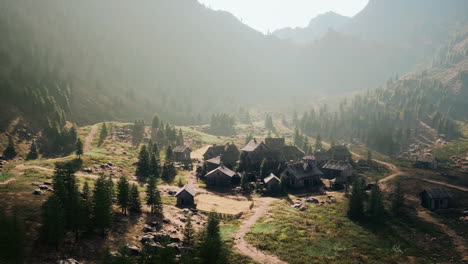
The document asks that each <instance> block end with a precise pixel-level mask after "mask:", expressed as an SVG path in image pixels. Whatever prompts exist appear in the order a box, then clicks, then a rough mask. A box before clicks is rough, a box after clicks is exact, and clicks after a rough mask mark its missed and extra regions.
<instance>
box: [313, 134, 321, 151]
mask: <svg viewBox="0 0 468 264" xmlns="http://www.w3.org/2000/svg"><path fill="white" fill-rule="evenodd" d="M322 147H323V146H322V138H321V137H320V134H319V135H317V138H316V139H315V150H319V149H322Z"/></svg>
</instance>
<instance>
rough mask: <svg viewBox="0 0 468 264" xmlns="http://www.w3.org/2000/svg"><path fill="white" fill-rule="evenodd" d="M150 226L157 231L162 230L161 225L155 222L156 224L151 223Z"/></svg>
mask: <svg viewBox="0 0 468 264" xmlns="http://www.w3.org/2000/svg"><path fill="white" fill-rule="evenodd" d="M149 226H151V227H153V228H156V229H160V228H161V223H160V222H156V221H154V222H151V223H149Z"/></svg>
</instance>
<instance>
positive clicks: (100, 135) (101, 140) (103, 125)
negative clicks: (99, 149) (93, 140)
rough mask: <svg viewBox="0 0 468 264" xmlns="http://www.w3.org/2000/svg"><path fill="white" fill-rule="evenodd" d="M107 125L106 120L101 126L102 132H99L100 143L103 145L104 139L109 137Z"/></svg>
mask: <svg viewBox="0 0 468 264" xmlns="http://www.w3.org/2000/svg"><path fill="white" fill-rule="evenodd" d="M107 134H108V132H107V126H106V122H104V123H102V126H101V134H99V142H98V145H99V146H100V145H102V143H103V142H104V140H105V139H106V137H107Z"/></svg>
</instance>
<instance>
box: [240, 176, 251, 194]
mask: <svg viewBox="0 0 468 264" xmlns="http://www.w3.org/2000/svg"><path fill="white" fill-rule="evenodd" d="M240 187H241V189H242V191H244V192H245V191H247V189H248V188H249V181H248V179H247V175H246V174H245V173H244V174H242V177H241V181H240Z"/></svg>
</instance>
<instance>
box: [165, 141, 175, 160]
mask: <svg viewBox="0 0 468 264" xmlns="http://www.w3.org/2000/svg"><path fill="white" fill-rule="evenodd" d="M173 156H174V153H173V151H172V147H171V146H170V145H169V146H167V148H166V162H167V161H172V159H173Z"/></svg>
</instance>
